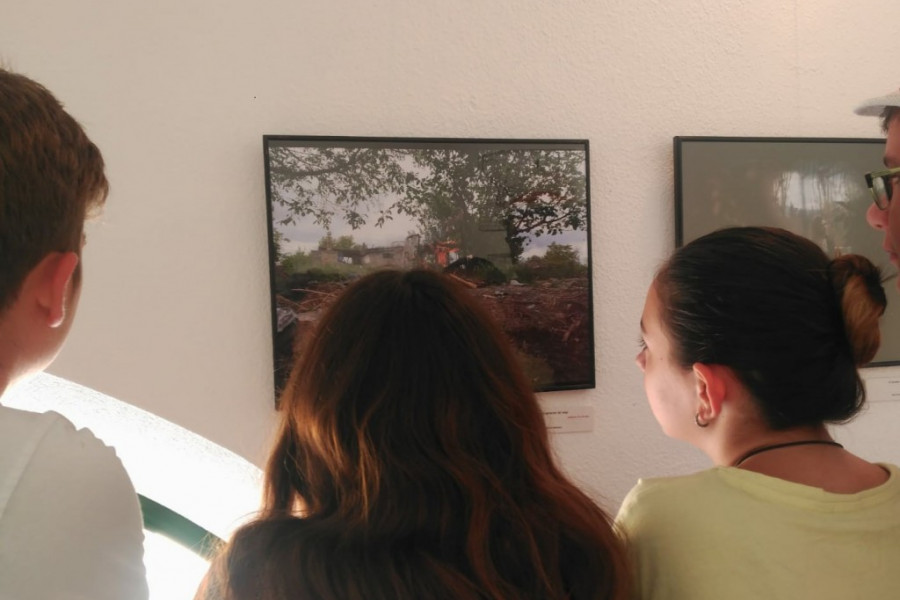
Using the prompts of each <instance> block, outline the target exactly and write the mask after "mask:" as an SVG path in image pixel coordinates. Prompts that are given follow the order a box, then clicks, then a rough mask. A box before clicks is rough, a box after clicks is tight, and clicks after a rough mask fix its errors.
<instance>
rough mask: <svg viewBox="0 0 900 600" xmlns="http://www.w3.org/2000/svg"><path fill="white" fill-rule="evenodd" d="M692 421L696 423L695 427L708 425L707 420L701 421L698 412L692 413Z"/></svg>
mask: <svg viewBox="0 0 900 600" xmlns="http://www.w3.org/2000/svg"><path fill="white" fill-rule="evenodd" d="M694 423H696V424H697V427H709V421H701V420H700V413H699V412H698V413H697V414H695V415H694Z"/></svg>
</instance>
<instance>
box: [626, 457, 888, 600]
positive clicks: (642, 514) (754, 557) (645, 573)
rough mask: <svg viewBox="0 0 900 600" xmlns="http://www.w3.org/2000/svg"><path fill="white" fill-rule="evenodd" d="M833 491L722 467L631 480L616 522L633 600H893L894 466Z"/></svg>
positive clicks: (886, 466)
mask: <svg viewBox="0 0 900 600" xmlns="http://www.w3.org/2000/svg"><path fill="white" fill-rule="evenodd" d="M882 466H883V467H885V468H886V469H888V470H889V471H890V477H889V478H888V480H887V481H886V482H885V483H884V484H882V485H880V486H878V487H876V488H872V489H869V490H866V491H863V492H859V493H856V494H833V493H829V492H825V491H824V490H821V489H819V488H814V487H809V486H805V485H800V484H797V483H792V482H789V481H784V480H782V479H777V478H774V477H769V476H766V475H761V474H759V473H754V472H752V471H745V470H743V469H735V468H731V467H717V468H713V469H709V470H707V471H701V472H700V473H695V474H693V475H688V476H685V477H667V478H659V479H646V480H641V481H639V482H638V484H637V485H636V486H635V487H634V488H633V489H632V490H631V492H629V494H628V496H627V497H626V498H625V501H624V502H623V504H622V508H621V509H620V510H619V515H618V517H617V518H616V522H617V524H618V525H619V527H620V528H621V529H622V531H623V533H624V534H625V536H626V538H627V541H628V543H629V545H630V547H631V550H632V555H633V557H634V560H635V567H636V570H637V576H636V585H637V589H638V593H637V597H639V598H643V599H652V600H687V599H690V600H707V599H708V600H742V599H744V598H747V599H749V598H754V599H760V598H765V599H781V598H784V599H787V598H790V599H798V598H801V599H806V598H810V599H812V600H827V599H835V600H852V599H856V598H859V599H875V598H878V599H886V598H897V599H900V469H898V468H897V467H895V466H893V465H882Z"/></svg>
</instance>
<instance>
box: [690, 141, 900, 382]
mask: <svg viewBox="0 0 900 600" xmlns="http://www.w3.org/2000/svg"><path fill="white" fill-rule="evenodd" d="M674 142H675V240H676V244H677V245H678V246H680V245H682V244H684V243H687V242H689V241H691V240H693V239H695V238H697V237H700V236H701V235H703V234H705V233H709V232H710V231H713V230H715V229H719V228H722V227H730V226H735V225H766V226H773V227H782V228H784V229H788V230H790V231H793V232H794V233H798V234H800V235H802V236H805V237H807V238H809V239H811V240H813V241H815V242H816V243H818V244H819V245H820V246H821V247H822V248H823V249H824V250H825V252H826V253H828V254H829V255H834V254H836V253H850V252H852V253H854V254H862V255H864V256H866V257H868V258H869V260H871V261H872V262H873V263H875V264H876V265H879V266H881V267H882V268H884V269H885V272H886V273H890V272H892V270H893V269H892V267H891V265H890V263H889V262H888V260H887V256H886V255H885V252H884V250H882V248H881V241H882V235H881V234H880V233H879V232H876V231H874V230H873V229H872V228H871V227H869V225H868V223H867V222H866V211H867V210H868V208H869V205H870V204H871V203H872V196H871V194H870V193H869V191H868V189H867V188H866V183H865V179H864V177H863V175H864V174H865V173H867V172H869V171H873V170H877V169H879V168H883V167H882V164H883V163H882V155H883V154H884V140H883V139H867V138H866V139H858V138H747V137H676V138H675V140H674ZM898 333H900V306H897V305H896V304H895V303H890V302H889V303H888V307H887V311H886V312H885V315H884V317H883V318H882V321H881V334H882V342H881V349H880V350H879V351H878V354H877V355H876V356H875V359H874V361H873V362H872V363H871V365H870V366H879V365H894V364H900V336H898V335H897V334H898Z"/></svg>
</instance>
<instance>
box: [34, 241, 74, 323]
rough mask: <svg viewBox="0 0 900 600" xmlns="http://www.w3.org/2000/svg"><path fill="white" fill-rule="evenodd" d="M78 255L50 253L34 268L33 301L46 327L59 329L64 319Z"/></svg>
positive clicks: (72, 253)
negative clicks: (35, 302) (44, 320)
mask: <svg viewBox="0 0 900 600" xmlns="http://www.w3.org/2000/svg"><path fill="white" fill-rule="evenodd" d="M77 267H78V255H77V254H76V253H75V252H51V253H50V254H48V255H47V256H45V257H44V258H43V259H42V260H41V262H40V263H38V265H37V266H36V267H35V268H34V270H33V271H32V273H31V275H32V276H34V277H35V280H34V281H33V284H34V285H35V286H36V287H35V299H36V301H37V305H38V308H39V310H40V311H41V314H42V318H44V319H46V323H47V326H48V327H59V326H60V325H62V323H63V321H65V319H66V311H67V310H68V308H69V307H68V306H67V303H68V301H69V299H70V298H71V294H70V293H69V288H70V287H71V286H72V285H73V277H74V275H75V269H76V268H77Z"/></svg>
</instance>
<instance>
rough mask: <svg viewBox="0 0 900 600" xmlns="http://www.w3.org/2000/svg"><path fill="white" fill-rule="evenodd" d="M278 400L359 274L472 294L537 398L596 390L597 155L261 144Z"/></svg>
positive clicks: (457, 142) (437, 145)
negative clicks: (452, 284)
mask: <svg viewBox="0 0 900 600" xmlns="http://www.w3.org/2000/svg"><path fill="white" fill-rule="evenodd" d="M263 153H264V160H265V180H266V206H267V214H268V235H269V272H270V289H271V299H272V334H273V351H274V368H275V393H276V398H277V396H278V394H280V391H281V388H282V386H283V384H284V382H285V380H286V377H287V375H288V373H289V370H290V367H291V364H292V363H293V355H294V353H295V352H296V350H297V348H298V347H299V344H300V343H301V342H302V338H303V335H304V334H305V332H307V331H309V329H310V328H311V327H312V325H313V324H314V322H315V319H316V315H317V314H318V313H319V312H320V311H321V310H322V309H323V308H324V307H325V306H327V303H328V302H330V300H331V299H333V298H334V296H335V295H336V294H337V293H339V291H340V290H341V289H343V287H344V286H345V285H346V284H347V283H348V282H349V281H351V280H352V279H353V278H355V277H358V276H360V275H363V274H365V273H367V272H370V271H372V270H376V269H379V268H385V267H396V268H412V267H426V268H434V269H439V270H442V271H445V272H448V273H451V274H453V275H454V276H455V277H457V278H458V279H460V280H462V281H463V282H464V283H465V284H466V285H467V286H468V287H470V288H471V293H472V294H473V295H475V296H477V297H478V298H479V300H480V301H481V302H483V303H484V304H485V306H486V307H487V309H488V311H489V312H490V313H491V314H492V315H493V316H494V318H495V319H497V320H498V322H499V323H500V325H501V328H502V329H503V330H504V331H505V332H506V333H507V335H508V337H509V339H510V342H511V343H512V345H513V347H514V350H515V352H516V354H517V356H518V357H519V359H520V361H521V364H522V366H523V368H524V370H525V373H526V375H527V376H528V377H529V378H530V379H531V382H532V385H533V387H534V389H535V390H536V391H555V390H570V389H585V388H593V387H595V385H596V380H595V366H594V329H593V302H592V298H593V291H592V285H593V282H592V276H591V273H592V265H591V232H590V208H591V207H590V174H589V170H590V169H589V165H590V150H589V143H588V141H587V140H579V139H574V140H572V139H469V138H401V137H351V136H305V135H265V136H263Z"/></svg>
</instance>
